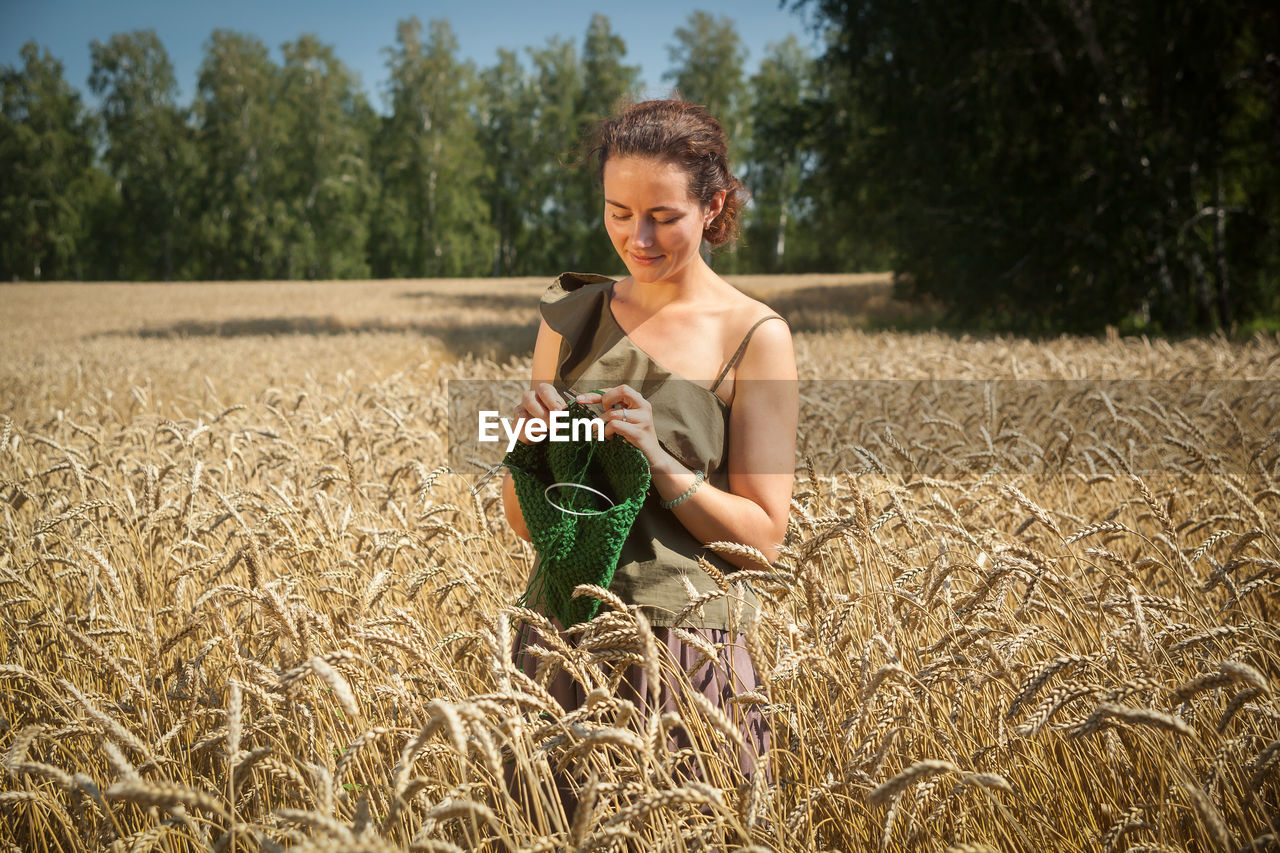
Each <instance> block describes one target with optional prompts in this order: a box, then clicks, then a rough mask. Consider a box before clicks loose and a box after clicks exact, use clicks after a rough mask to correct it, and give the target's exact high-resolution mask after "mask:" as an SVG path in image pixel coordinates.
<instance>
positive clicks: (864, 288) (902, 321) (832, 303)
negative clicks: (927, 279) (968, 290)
mask: <svg viewBox="0 0 1280 853" xmlns="http://www.w3.org/2000/svg"><path fill="white" fill-rule="evenodd" d="M745 290H746V292H748V293H751V295H753V296H757V295H758V296H759V298H761V299H763V301H764V302H766V303H767V304H768V305H769V307H771V308H773V310H775V311H777V312H778V313H779V314H781V315H782V316H783V317H785V318H786V319H787V322H788V323H789V324H790V326H791V331H792V332H829V331H838V330H842V329H866V330H881V329H884V330H894V329H903V330H906V329H920V328H927V327H928V326H929V325H931V324H933V323H935V322H936V315H935V314H934V312H932V311H930V310H929V309H928V308H927V307H924V306H919V305H913V304H911V303H908V302H903V301H901V300H898V299H894V297H893V285H892V284H891V283H889V282H884V283H874V284H867V283H854V284H820V285H813V286H811V287H800V288H796V289H795V290H780V291H775V292H763V293H760V294H756V293H754V292H752V289H751V288H745Z"/></svg>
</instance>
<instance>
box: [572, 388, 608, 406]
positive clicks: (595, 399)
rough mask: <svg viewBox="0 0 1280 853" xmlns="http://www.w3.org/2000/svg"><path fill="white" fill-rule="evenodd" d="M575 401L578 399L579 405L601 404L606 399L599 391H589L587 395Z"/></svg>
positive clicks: (579, 396) (578, 397) (580, 395)
mask: <svg viewBox="0 0 1280 853" xmlns="http://www.w3.org/2000/svg"><path fill="white" fill-rule="evenodd" d="M574 399H576V400H577V401H578V402H579V403H583V404H590V403H599V402H600V401H601V400H603V399H604V395H603V394H601V393H600V392H599V391H588V392H586V393H585V394H579V395H578V396H577V397H576V398H574Z"/></svg>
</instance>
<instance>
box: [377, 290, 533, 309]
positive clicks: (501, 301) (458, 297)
mask: <svg viewBox="0 0 1280 853" xmlns="http://www.w3.org/2000/svg"><path fill="white" fill-rule="evenodd" d="M541 296H542V294H541V293H527V294H522V293H432V292H430V291H426V290H413V291H406V292H405V293H398V294H396V298H398V299H429V300H431V302H433V303H440V305H441V306H442V307H443V306H448V307H453V308H485V309H488V310H492V311H534V310H536V309H537V307H538V299H539V298H541Z"/></svg>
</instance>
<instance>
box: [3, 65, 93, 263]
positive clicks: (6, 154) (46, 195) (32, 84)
mask: <svg viewBox="0 0 1280 853" xmlns="http://www.w3.org/2000/svg"><path fill="white" fill-rule="evenodd" d="M21 56H22V62H23V65H22V68H12V67H9V66H5V67H3V68H0V277H3V278H4V279H27V280H33V281H40V280H42V279H59V278H78V277H79V276H80V275H82V274H83V273H84V271H85V266H84V257H83V255H82V253H85V251H86V249H88V248H89V245H88V241H89V234H88V233H87V225H88V219H89V214H90V211H92V210H93V209H94V208H95V205H97V204H99V203H101V200H102V197H103V196H104V194H105V187H104V186H103V184H102V182H101V181H100V180H98V179H97V178H96V176H95V174H94V172H93V169H92V166H93V141H92V134H93V120H92V118H91V117H90V116H88V115H87V114H86V113H85V110H84V107H83V106H82V105H81V103H80V96H79V95H78V94H77V93H76V92H75V90H73V89H72V88H71V87H70V86H69V85H67V82H66V80H64V79H63V76H62V63H61V62H59V61H58V60H56V59H54V58H53V57H52V56H50V55H49V52H48V51H47V50H46V51H43V52H42V51H41V50H40V49H39V47H37V45H36V44H35V43H34V42H27V43H26V44H24V45H23V46H22V52H21Z"/></svg>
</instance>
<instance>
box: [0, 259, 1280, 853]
mask: <svg viewBox="0 0 1280 853" xmlns="http://www.w3.org/2000/svg"><path fill="white" fill-rule="evenodd" d="M545 284H546V282H545V281H541V280H532V279H528V280H506V281H497V282H464V281H445V282H414V281H399V282H372V283H326V284H303V283H289V284H207V285H43V286H27V285H8V286H3V287H0V296H2V298H3V301H4V306H5V307H4V310H3V312H2V313H0V330H2V331H3V332H4V338H5V348H4V357H3V359H2V360H0V511H3V515H4V531H3V536H4V544H3V549H2V550H0V608H2V609H3V613H4V616H3V621H2V622H0V624H2V625H3V630H2V631H0V765H2V767H3V770H2V771H0V844H3V846H4V849H6V850H22V851H42V850H67V851H79V850H111V851H120V853H125V851H131V852H133V851H136V853H142V851H148V850H165V851H176V850H181V851H187V850H193V851H195V850H218V851H229V850H254V851H257V850H264V851H274V850H281V849H291V850H313V851H318V850H371V851H372V850H405V849H409V850H421V851H450V850H471V849H478V850H494V851H554V850H583V851H586V850H611V849H618V850H672V851H676V850H731V849H753V850H806V851H821V850H951V851H956V853H959V851H990V850H999V851H1041V850H1053V851H1058V850H1062V851H1094V850H1103V851H1125V850H1127V851H1135V853H1136V851H1210V850H1212V851H1232V852H1233V853H1234V851H1237V850H1256V851H1261V850H1275V849H1277V841H1276V839H1277V837H1280V701H1278V700H1277V688H1278V687H1280V624H1278V622H1280V596H1277V585H1278V583H1280V522H1278V521H1277V518H1278V513H1280V486H1278V485H1277V479H1278V478H1280V338H1278V337H1276V336H1271V337H1262V336H1258V337H1255V338H1253V339H1252V340H1250V341H1247V342H1231V341H1228V340H1227V339H1225V338H1216V339H1212V340H1189V341H1180V342H1166V341H1159V340H1154V341H1148V340H1145V339H1122V338H1119V337H1116V336H1114V335H1112V336H1109V337H1107V338H1106V339H1099V340H1093V339H1075V338H1057V339H1051V340H1040V341H1031V340H1025V339H1019V338H1011V337H996V338H967V337H959V338H957V337H952V336H945V335H941V334H938V333H924V332H922V333H913V334H906V333H893V332H884V331H875V329H876V328H878V327H880V326H881V324H883V323H885V322H891V321H893V320H895V319H900V318H901V317H903V316H905V313H904V312H906V311H907V309H906V308H905V307H904V306H900V305H897V304H896V303H894V302H893V300H892V299H891V298H890V296H889V294H888V287H887V284H886V282H885V281H884V279H883V277H851V276H845V277H840V276H827V277H817V276H815V277H798V278H792V279H785V280H784V279H763V278H761V279H743V280H740V281H739V282H738V284H739V285H740V286H741V287H743V289H745V290H748V291H752V292H755V293H758V294H760V295H762V296H764V297H765V298H767V299H769V300H770V301H771V303H772V304H773V305H774V306H775V307H777V308H778V310H780V311H781V312H782V313H783V314H784V315H786V316H787V317H788V318H789V319H790V320H791V322H792V326H793V330H794V331H795V338H796V346H797V356H798V359H799V364H800V370H801V375H802V380H803V382H802V397H801V406H802V415H801V435H800V441H799V445H800V446H799V453H798V459H797V477H796V486H795V491H794V499H793V504H792V517H791V523H790V528H789V531H788V535H787V541H786V543H785V546H784V548H783V551H782V554H781V556H780V558H779V559H778V560H777V561H776V562H775V563H774V564H771V565H770V564H765V563H763V562H760V564H759V565H758V566H756V567H754V568H752V569H748V570H745V571H744V572H741V573H738V574H731V575H728V576H715V577H713V579H714V580H715V581H716V589H717V592H716V593H713V594H714V595H723V596H727V597H730V598H732V597H734V596H736V595H737V594H738V591H739V589H740V587H739V584H743V583H750V584H752V586H753V587H754V588H755V589H756V590H757V591H758V592H759V593H760V595H761V597H762V599H763V600H764V604H763V606H762V607H761V609H760V611H759V615H758V617H756V618H755V619H753V620H751V622H750V624H749V625H748V626H747V630H746V636H745V644H746V646H747V648H748V651H749V652H750V655H751V657H752V659H753V661H754V663H755V666H756V669H757V671H758V673H759V674H760V676H761V680H762V684H761V686H760V688H759V689H758V690H755V691H751V692H747V693H742V694H740V695H738V696H736V697H735V698H734V701H733V702H732V703H731V707H729V708H728V709H727V710H725V711H722V710H720V709H718V708H715V707H712V706H711V705H709V704H707V703H705V702H700V701H699V696H698V695H697V694H696V693H694V692H693V691H688V692H686V693H684V694H682V696H683V697H684V698H683V699H682V701H681V703H680V705H679V708H678V710H677V711H675V712H667V713H663V714H657V713H649V712H648V711H647V709H646V708H645V707H644V700H643V699H642V698H638V697H628V696H626V695H623V694H622V693H621V692H620V690H619V678H620V676H621V674H622V672H623V669H624V668H625V667H629V666H639V667H643V668H645V670H646V671H647V672H648V673H651V678H656V677H659V676H661V677H665V678H667V679H670V680H672V681H675V682H678V681H679V680H680V679H681V678H683V677H684V676H682V674H681V673H678V672H674V671H672V670H671V667H670V666H669V665H668V664H667V663H666V662H665V661H664V659H663V657H662V656H661V655H660V654H658V652H657V650H656V648H655V644H654V641H653V634H652V632H651V631H650V628H649V625H648V624H647V622H646V621H645V620H644V618H643V617H642V616H640V615H639V614H636V613H634V612H632V611H629V610H628V609H627V608H626V607H625V606H624V605H623V604H622V603H621V602H619V601H617V600H616V599H614V598H613V597H612V596H611V595H610V594H609V593H608V591H607V590H600V589H594V588H582V589H581V590H580V592H581V594H584V595H590V596H595V597H597V598H600V599H601V600H602V602H603V604H602V607H601V615H599V616H598V617H597V618H596V619H595V620H593V621H592V622H591V623H589V624H587V625H585V626H581V627H580V628H579V629H577V632H576V636H574V637H572V638H570V639H571V640H572V642H568V641H566V640H565V639H563V638H560V637H559V636H558V635H557V634H556V633H555V632H554V631H553V630H551V629H550V626H549V625H548V624H547V623H546V621H545V620H544V619H543V618H542V617H541V616H539V615H538V614H537V613H533V612H530V611H527V610H523V609H521V608H519V607H517V606H516V605H515V604H514V602H515V601H516V599H517V597H518V596H519V594H520V592H521V591H522V590H523V583H524V579H525V576H526V574H527V572H528V570H529V567H530V565H531V561H532V556H533V555H532V552H531V550H530V549H529V547H528V546H527V545H525V544H524V543H522V542H521V541H519V540H518V539H516V538H515V537H514V536H513V535H512V534H511V532H510V531H509V530H508V529H507V528H506V526H505V523H504V522H503V520H502V512H501V507H500V506H499V503H498V490H497V485H496V483H495V482H489V483H487V484H485V485H483V486H482V487H481V489H480V490H479V492H477V493H475V494H473V493H472V485H473V483H474V482H475V481H476V478H477V475H478V474H479V473H480V471H479V469H478V467H476V466H471V467H466V466H456V465H455V466H454V467H453V468H450V467H449V466H448V465H447V464H446V462H447V460H448V453H447V451H448V443H449V436H448V434H447V424H448V408H449V399H448V395H447V384H446V383H447V381H448V380H450V379H462V378H486V379H497V380H506V381H510V382H512V383H513V384H516V385H518V383H519V382H520V381H521V380H522V379H523V378H524V377H525V376H526V375H527V371H528V352H529V349H530V346H531V342H532V336H533V331H534V328H535V305H536V302H537V298H538V296H539V294H540V293H541V290H542V288H543V287H544V286H545ZM715 547H716V548H719V549H721V550H734V549H735V548H737V550H738V551H739V552H740V553H742V549H741V548H740V547H738V546H734V545H733V544H732V543H722V544H718V545H716V546H715ZM748 556H749V555H748ZM709 571H711V572H713V573H714V570H711V569H709ZM698 603H699V602H697V601H694V602H691V603H690V608H691V609H692V608H695V607H696V606H697V605H698ZM519 631H536V632H540V633H541V634H542V635H543V636H544V643H545V647H544V648H542V649H540V651H539V654H540V658H541V660H540V664H539V668H538V672H537V675H536V676H533V677H530V676H529V675H526V674H525V672H524V671H523V670H521V669H518V668H516V667H515V666H514V665H513V664H512V662H511V661H512V647H513V643H514V640H513V637H514V636H515V635H516V633H517V632H519ZM688 639H689V641H690V642H695V641H698V642H701V643H702V644H703V646H707V644H706V641H704V640H702V641H699V640H698V638H697V637H695V636H693V635H688ZM717 651H718V650H717V649H715V648H711V647H705V648H703V652H704V657H705V660H704V661H703V662H701V663H700V664H699V665H700V666H711V665H714V664H713V663H711V662H710V661H713V660H715V658H716V655H717ZM557 672H567V673H568V674H569V675H570V676H571V677H572V678H574V679H575V680H577V681H579V682H580V683H581V684H582V686H583V689H584V691H585V692H586V694H587V697H588V698H587V701H586V703H585V704H584V705H583V706H581V707H579V708H574V709H565V708H562V707H560V706H559V705H558V704H557V702H556V700H555V699H554V697H553V696H551V695H550V694H549V693H548V690H547V689H546V687H547V683H548V679H550V678H551V677H552V676H553V675H554V674H555V673H557ZM749 708H750V709H753V710H754V711H756V712H759V713H760V714H762V715H763V717H764V719H766V720H767V721H768V725H769V729H770V732H771V743H772V746H771V749H770V750H769V752H768V753H767V755H766V757H765V758H764V759H763V760H762V761H763V764H762V766H761V769H760V770H759V771H758V772H756V773H754V774H752V775H751V776H750V777H747V776H744V775H743V773H742V771H741V769H740V767H739V765H738V763H737V762H736V761H734V760H731V759H729V758H727V757H726V756H727V755H728V754H729V752H730V751H731V750H732V749H734V748H735V747H737V746H739V745H740V744H738V741H739V740H740V738H741V735H740V734H739V723H738V720H737V719H735V717H737V715H739V714H740V713H743V712H744V711H745V710H746V709H749ZM673 744H677V746H674V747H673ZM565 792H568V793H567V794H566V793H565ZM568 802H575V803H576V807H572V808H569V807H566V804H567V803H568Z"/></svg>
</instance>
